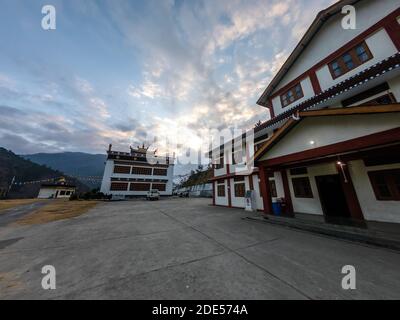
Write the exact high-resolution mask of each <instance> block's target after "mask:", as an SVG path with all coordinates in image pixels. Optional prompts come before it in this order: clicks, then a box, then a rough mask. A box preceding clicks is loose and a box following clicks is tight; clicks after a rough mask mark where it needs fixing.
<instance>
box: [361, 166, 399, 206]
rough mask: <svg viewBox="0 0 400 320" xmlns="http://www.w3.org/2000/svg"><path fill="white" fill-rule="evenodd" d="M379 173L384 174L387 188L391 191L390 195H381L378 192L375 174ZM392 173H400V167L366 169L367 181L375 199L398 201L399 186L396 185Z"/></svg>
mask: <svg viewBox="0 0 400 320" xmlns="http://www.w3.org/2000/svg"><path fill="white" fill-rule="evenodd" d="M379 174H383V175H384V179H385V182H386V186H387V187H388V189H389V191H390V193H391V197H383V196H382V195H381V194H380V191H379V187H378V183H377V181H376V176H378V175H379ZM391 174H392V175H391ZM394 174H399V175H400V169H389V170H373V171H368V177H369V181H370V183H371V187H372V190H373V191H374V194H375V198H376V200H378V201H400V187H397V186H396V182H395V179H394Z"/></svg>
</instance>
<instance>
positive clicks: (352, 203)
mask: <svg viewBox="0 0 400 320" xmlns="http://www.w3.org/2000/svg"><path fill="white" fill-rule="evenodd" d="M336 167H337V171H338V172H339V176H340V182H341V184H342V188H343V191H344V195H345V197H346V202H347V207H348V208H349V211H350V214H351V217H352V218H353V219H355V220H364V215H363V212H362V209H361V206H360V202H359V201H358V197H357V193H356V190H355V189H354V185H353V180H352V178H351V175H350V171H349V168H348V166H347V165H346V166H344V167H343V171H344V173H345V175H346V178H347V183H346V182H345V179H344V176H343V173H342V171H341V169H340V168H339V166H338V165H337V166H336Z"/></svg>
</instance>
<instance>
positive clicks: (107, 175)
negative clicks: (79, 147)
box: [100, 160, 174, 196]
mask: <svg viewBox="0 0 400 320" xmlns="http://www.w3.org/2000/svg"><path fill="white" fill-rule="evenodd" d="M128 166H129V167H130V166H132V164H129V165H128ZM134 166H135V167H141V166H140V164H138V165H136V164H135V165H134ZM162 169H164V168H162ZM173 175H174V165H170V166H169V167H168V168H167V175H166V176H157V175H138V174H135V175H131V174H122V173H114V160H107V161H106V165H105V167H104V174H103V180H102V182H101V187H100V192H103V193H104V194H113V195H120V196H129V195H140V196H144V195H146V194H147V191H130V190H129V186H128V190H127V191H111V190H110V187H111V178H135V179H163V180H168V181H167V183H166V187H165V191H160V195H162V196H168V195H172V187H173V186H172V184H173ZM121 182H122V181H121ZM128 183H129V182H128ZM146 183H151V182H146ZM154 183H158V182H154ZM160 183H161V182H160ZM151 187H152V186H151Z"/></svg>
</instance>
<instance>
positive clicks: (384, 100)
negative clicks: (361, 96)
mask: <svg viewBox="0 0 400 320" xmlns="http://www.w3.org/2000/svg"><path fill="white" fill-rule="evenodd" d="M391 103H396V98H395V97H394V95H393V93H388V94H385V95H383V96H380V97H377V98H375V99H372V100H369V101H367V102H364V103H363V104H362V105H364V106H368V105H370V106H374V105H379V104H391Z"/></svg>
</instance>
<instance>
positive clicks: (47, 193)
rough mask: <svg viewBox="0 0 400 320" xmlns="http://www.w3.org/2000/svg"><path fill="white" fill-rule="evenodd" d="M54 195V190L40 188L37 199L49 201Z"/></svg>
mask: <svg viewBox="0 0 400 320" xmlns="http://www.w3.org/2000/svg"><path fill="white" fill-rule="evenodd" d="M55 193H56V191H55V189H50V188H40V191H39V195H38V198H39V199H49V198H51V197H54V195H55Z"/></svg>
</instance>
